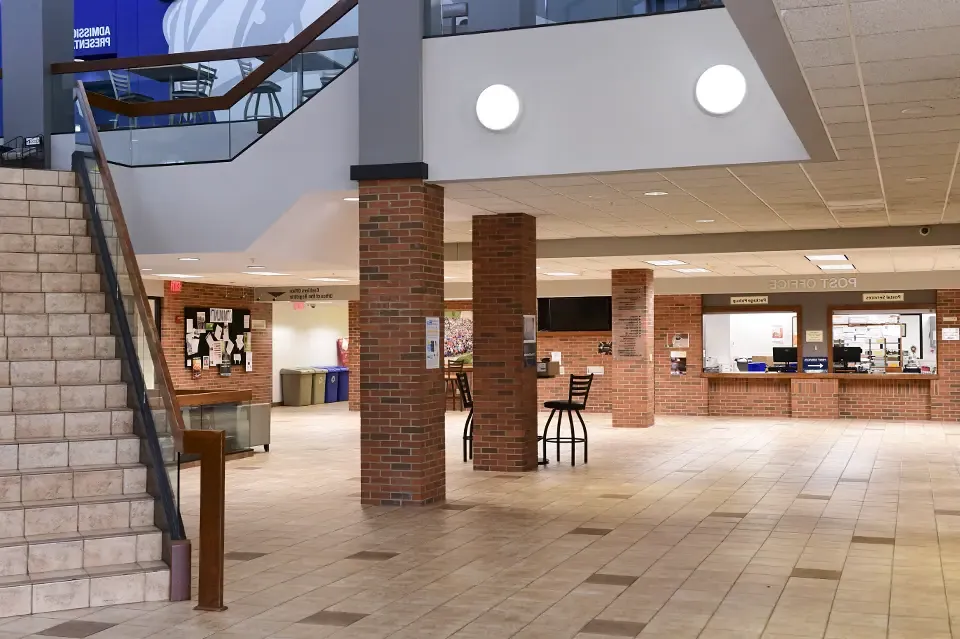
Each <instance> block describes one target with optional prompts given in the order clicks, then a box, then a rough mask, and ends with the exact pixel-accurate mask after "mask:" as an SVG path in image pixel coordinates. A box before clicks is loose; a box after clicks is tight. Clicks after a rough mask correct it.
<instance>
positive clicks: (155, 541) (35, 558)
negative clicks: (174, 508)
mask: <svg viewBox="0 0 960 639" xmlns="http://www.w3.org/2000/svg"><path fill="white" fill-rule="evenodd" d="M162 543H163V539H162V533H161V532H160V530H159V529H157V528H154V527H152V526H149V527H142V528H136V529H133V528H126V529H117V530H108V531H98V532H97V533H96V534H94V535H90V536H82V535H80V534H76V535H66V536H63V537H62V538H58V539H56V540H47V539H44V538H42V537H32V538H24V539H20V540H15V541H12V542H9V543H4V544H3V545H0V585H2V584H4V583H5V582H8V581H9V580H12V579H16V580H26V579H30V580H32V581H34V582H37V581H39V580H43V579H50V578H51V577H53V578H60V577H62V576H63V575H62V574H61V573H62V572H63V571H67V570H90V571H91V572H92V573H98V572H100V571H101V570H102V569H103V568H105V567H107V566H118V565H120V566H127V565H131V564H145V563H152V562H155V561H160V560H161V554H162Z"/></svg>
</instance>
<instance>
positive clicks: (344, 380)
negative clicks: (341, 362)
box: [337, 366, 350, 402]
mask: <svg viewBox="0 0 960 639" xmlns="http://www.w3.org/2000/svg"><path fill="white" fill-rule="evenodd" d="M339 383H340V388H339V389H338V390H337V399H339V400H340V401H341V402H345V401H347V400H349V399H350V369H349V368H347V367H346V366H341V367H340V382H339Z"/></svg>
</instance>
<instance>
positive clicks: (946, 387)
mask: <svg viewBox="0 0 960 639" xmlns="http://www.w3.org/2000/svg"><path fill="white" fill-rule="evenodd" d="M946 317H960V290H944V291H937V377H938V378H939V379H935V380H932V381H931V382H930V419H933V420H936V421H948V422H957V421H960V342H945V341H943V340H942V339H940V337H941V336H942V335H943V328H944V327H946V328H956V327H957V326H958V322H957V321H951V322H947V321H946V320H945V319H944V318H946Z"/></svg>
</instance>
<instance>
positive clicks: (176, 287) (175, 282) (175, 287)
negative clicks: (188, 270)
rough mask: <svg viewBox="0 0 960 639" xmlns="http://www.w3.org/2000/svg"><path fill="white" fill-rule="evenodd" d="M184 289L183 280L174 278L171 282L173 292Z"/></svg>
mask: <svg viewBox="0 0 960 639" xmlns="http://www.w3.org/2000/svg"><path fill="white" fill-rule="evenodd" d="M182 290H183V282H181V281H180V280H173V281H172V282H170V292H171V293H179V292H180V291H182Z"/></svg>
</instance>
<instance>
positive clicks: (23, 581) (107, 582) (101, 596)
mask: <svg viewBox="0 0 960 639" xmlns="http://www.w3.org/2000/svg"><path fill="white" fill-rule="evenodd" d="M169 596H170V570H169V568H167V566H166V564H164V563H163V562H162V561H151V562H144V563H142V564H122V565H113V566H103V567H101V568H89V569H80V570H73V571H64V572H61V573H52V572H51V573H44V574H43V575H42V576H39V577H29V576H28V577H23V578H18V577H10V578H8V579H3V578H0V617H14V616H19V615H28V614H31V613H33V614H42V613H49V612H57V611H60V610H72V609H75V608H89V607H99V606H115V605H119V604H131V603H139V602H142V601H166V600H167V599H169Z"/></svg>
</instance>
